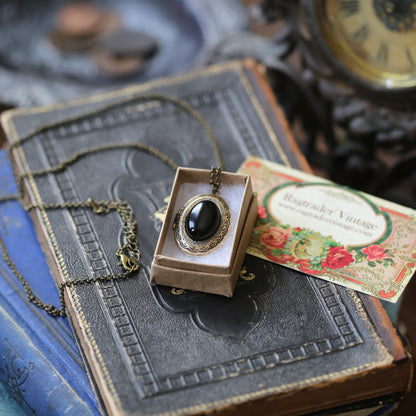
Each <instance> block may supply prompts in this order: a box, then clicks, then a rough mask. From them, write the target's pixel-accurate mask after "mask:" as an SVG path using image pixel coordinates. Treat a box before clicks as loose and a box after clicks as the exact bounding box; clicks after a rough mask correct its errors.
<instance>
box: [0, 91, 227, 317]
mask: <svg viewBox="0 0 416 416" xmlns="http://www.w3.org/2000/svg"><path fill="white" fill-rule="evenodd" d="M151 100H159V101H165V102H168V103H171V104H173V105H175V106H177V107H178V108H180V109H182V110H184V111H185V112H187V113H188V114H189V115H191V116H192V117H193V118H194V119H195V120H196V121H197V122H198V123H199V125H200V126H201V127H202V129H203V130H204V131H205V133H206V134H207V135H208V137H209V139H210V141H211V144H212V147H213V150H214V153H215V156H216V159H217V161H218V163H219V167H218V168H212V171H211V176H210V184H211V185H212V187H213V188H212V192H213V194H217V193H218V191H219V188H220V186H221V172H222V169H223V161H222V157H221V153H220V150H219V146H218V143H217V140H216V139H215V136H214V134H213V132H212V130H211V128H210V127H209V125H208V124H207V122H206V121H205V119H204V118H203V116H202V115H201V114H200V113H199V112H198V111H197V110H196V109H194V108H193V107H191V106H190V105H189V104H187V103H186V102H185V101H183V100H182V99H179V98H177V97H172V96H169V95H165V94H142V95H135V96H131V97H128V98H127V99H124V100H122V101H116V102H113V103H111V104H108V105H105V106H102V107H100V108H98V109H95V110H93V111H89V112H85V113H83V114H80V115H78V116H75V117H70V118H66V119H63V120H60V121H57V122H54V123H47V124H44V125H42V126H40V127H38V128H37V129H35V130H33V131H31V132H30V133H28V134H26V135H24V136H22V137H20V139H19V140H17V141H15V142H13V143H12V144H10V150H12V149H14V148H17V147H19V146H22V145H23V144H24V143H25V142H27V141H29V140H31V139H33V138H34V137H36V136H37V135H39V134H41V133H43V132H46V131H48V130H50V129H53V128H58V127H61V126H63V125H66V124H71V123H74V122H77V121H79V120H82V119H85V118H86V117H92V116H97V115H98V114H100V113H104V112H106V111H109V110H112V109H115V108H117V107H118V106H121V105H126V104H130V103H134V102H135V101H151ZM119 149H136V150H139V151H142V152H145V153H148V154H150V155H152V156H154V157H156V158H157V159H159V160H161V161H162V162H163V163H165V164H166V165H167V166H168V167H170V168H171V169H173V170H176V169H177V168H178V165H177V164H176V163H175V162H174V161H173V160H172V159H171V158H169V157H168V156H167V155H165V154H163V153H162V152H160V151H159V150H157V149H156V148H154V147H153V146H151V145H148V144H144V143H125V142H120V143H108V144H104V145H99V146H92V147H89V148H86V149H83V150H81V151H78V152H76V153H74V154H73V156H71V157H69V158H68V159H65V160H63V161H61V162H60V163H58V164H57V165H55V166H51V167H49V168H46V169H41V170H36V171H28V172H24V173H23V174H21V175H16V176H18V177H17V190H18V194H17V195H5V196H2V197H0V203H4V202H7V201H16V200H17V201H19V202H20V203H21V204H22V206H23V208H24V209H25V210H26V211H31V210H33V209H43V210H60V209H68V210H71V209H91V210H92V212H93V213H94V214H97V215H106V214H108V213H110V212H111V211H116V212H117V213H118V215H119V216H120V219H121V222H122V232H123V238H124V244H122V245H121V246H120V247H119V248H118V250H117V251H116V256H118V257H119V260H120V261H119V263H118V265H119V266H122V267H123V269H124V272H122V273H116V274H108V275H104V276H92V277H85V278H78V279H74V280H68V281H64V282H62V283H61V284H60V286H59V300H60V308H57V307H56V306H54V305H51V304H47V303H44V302H42V301H41V300H40V299H39V298H38V297H37V296H36V294H35V293H34V292H33V290H32V288H31V287H30V285H29V283H28V282H27V280H26V279H25V278H24V277H23V275H22V274H21V273H20V272H19V270H18V269H17V267H16V265H15V263H14V261H13V260H12V258H11V257H10V254H9V252H8V250H7V247H6V244H5V242H4V240H3V239H2V238H1V237H0V249H1V252H2V254H3V257H4V260H5V261H6V263H7V265H8V266H9V268H10V269H11V271H12V272H13V273H14V274H15V276H16V277H17V279H18V280H19V281H20V283H21V284H22V285H23V287H24V289H25V293H26V296H27V298H28V300H29V301H30V302H32V303H34V304H35V305H36V306H38V307H39V308H41V309H44V310H45V311H46V312H47V313H48V314H50V315H52V316H62V317H65V316H66V303H65V288H71V287H73V286H75V285H81V284H86V283H93V282H99V281H105V280H113V279H122V278H126V277H129V276H131V275H132V274H133V273H134V272H136V271H138V270H139V264H140V256H141V254H140V250H139V248H138V244H137V223H136V221H135V219H134V212H133V208H132V207H131V205H130V204H129V203H128V202H127V201H125V200H121V199H114V200H112V199H109V200H106V201H94V200H93V199H92V198H89V199H88V200H87V201H81V202H63V203H56V202H45V203H41V204H25V203H24V179H25V178H30V177H39V176H46V175H49V174H51V173H58V172H62V171H64V170H65V169H67V168H68V167H69V166H70V165H72V164H74V163H75V162H76V161H78V160H79V159H82V158H86V157H89V156H91V155H92V154H95V153H101V152H108V151H114V150H119Z"/></svg>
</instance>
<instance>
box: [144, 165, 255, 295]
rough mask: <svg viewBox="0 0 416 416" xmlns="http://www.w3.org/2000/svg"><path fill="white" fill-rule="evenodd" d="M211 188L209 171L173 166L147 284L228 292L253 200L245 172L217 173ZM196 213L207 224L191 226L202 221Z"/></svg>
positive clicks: (241, 256) (237, 269)
mask: <svg viewBox="0 0 416 416" xmlns="http://www.w3.org/2000/svg"><path fill="white" fill-rule="evenodd" d="M211 188H212V187H211V186H210V171H208V170H201V169H189V168H179V169H178V170H177V173H176V177H175V181H174V184H173V189H172V193H171V196H170V200H169V205H168V208H167V212H166V217H165V221H164V223H163V227H162V230H161V233H160V235H159V240H158V243H157V246H156V250H155V254H154V257H153V261H152V266H151V271H150V281H151V283H156V284H160V285H165V286H172V287H177V288H182V289H190V290H197V291H201V292H207V293H214V294H219V295H224V296H228V297H231V296H232V295H233V292H234V288H235V285H236V283H237V280H238V277H239V275H240V269H241V266H242V263H243V260H244V256H245V254H246V250H247V247H248V243H249V240H250V236H251V232H252V229H253V226H254V223H255V221H256V216H257V198H256V195H255V194H254V193H253V188H252V185H251V180H250V177H249V176H248V175H241V174H234V173H227V172H222V173H221V188H220V195H219V196H218V195H214V194H212V193H211ZM214 205H216V206H217V207H218V208H215V206H214ZM201 215H205V216H208V218H209V221H208V223H209V226H207V227H204V226H202V228H203V229H202V230H198V229H194V227H193V226H194V225H195V223H196V224H197V225H198V221H199V224H203V225H204V220H205V218H200V217H201ZM199 231H200V232H199ZM198 233H199V234H198ZM205 234H206V235H209V234H210V236H209V237H207V238H205V237H206V235H205Z"/></svg>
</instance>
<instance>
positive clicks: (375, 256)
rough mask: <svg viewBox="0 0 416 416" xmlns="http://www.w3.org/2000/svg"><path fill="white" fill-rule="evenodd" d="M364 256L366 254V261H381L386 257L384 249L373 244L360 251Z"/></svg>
mask: <svg viewBox="0 0 416 416" xmlns="http://www.w3.org/2000/svg"><path fill="white" fill-rule="evenodd" d="M361 251H362V252H363V253H364V254H367V259H368V261H374V260H383V259H384V258H386V257H387V254H386V253H385V251H384V249H383V248H382V247H380V246H379V245H378V244H373V245H372V246H368V247H366V248H363V249H362V250H361Z"/></svg>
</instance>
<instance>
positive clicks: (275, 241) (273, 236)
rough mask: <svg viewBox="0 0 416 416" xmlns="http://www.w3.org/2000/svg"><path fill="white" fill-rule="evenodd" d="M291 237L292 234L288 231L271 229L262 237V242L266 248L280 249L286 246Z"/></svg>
mask: <svg viewBox="0 0 416 416" xmlns="http://www.w3.org/2000/svg"><path fill="white" fill-rule="evenodd" d="M289 235H290V232H289V231H288V230H285V229H283V228H277V227H270V228H269V229H268V230H266V231H265V232H264V233H263V234H262V235H261V241H262V243H263V244H265V245H266V246H269V247H272V248H277V249H279V248H282V247H283V246H284V245H285V244H286V242H287V240H288V238H289Z"/></svg>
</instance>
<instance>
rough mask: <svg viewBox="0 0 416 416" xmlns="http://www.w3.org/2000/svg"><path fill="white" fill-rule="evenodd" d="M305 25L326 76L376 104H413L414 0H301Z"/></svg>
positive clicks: (415, 98) (415, 71) (305, 35)
mask: <svg viewBox="0 0 416 416" xmlns="http://www.w3.org/2000/svg"><path fill="white" fill-rule="evenodd" d="M301 21H302V34H303V40H304V41H305V44H306V45H307V47H308V49H309V52H310V53H309V55H310V56H313V57H314V59H316V60H317V61H318V62H319V61H320V62H319V63H318V65H317V67H318V68H319V67H320V68H321V69H322V68H326V73H327V75H328V74H330V76H331V77H332V78H335V79H336V80H338V81H341V82H342V83H344V84H347V85H349V86H350V87H352V89H353V90H354V91H356V92H357V93H358V94H360V95H361V96H362V97H363V98H366V99H368V100H370V101H373V102H376V103H377V104H381V105H387V106H391V105H393V106H401V107H403V106H404V107H409V106H412V107H414V106H415V104H416V0H302V2H301ZM311 52H312V53H311ZM324 72H325V71H324Z"/></svg>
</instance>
